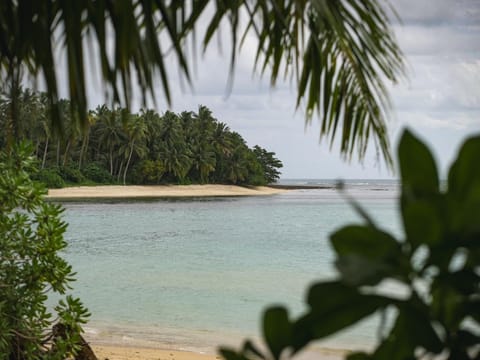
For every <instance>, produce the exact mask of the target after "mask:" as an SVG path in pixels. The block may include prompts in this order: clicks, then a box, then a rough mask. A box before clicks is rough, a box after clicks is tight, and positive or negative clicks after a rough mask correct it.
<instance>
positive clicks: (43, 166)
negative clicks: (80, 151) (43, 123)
mask: <svg viewBox="0 0 480 360" xmlns="http://www.w3.org/2000/svg"><path fill="white" fill-rule="evenodd" d="M49 140H50V138H49V137H48V136H47V140H46V141H45V148H44V149H43V158H42V169H43V168H45V161H46V160H47V152H48V141H49Z"/></svg>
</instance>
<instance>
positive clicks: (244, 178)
mask: <svg viewBox="0 0 480 360" xmlns="http://www.w3.org/2000/svg"><path fill="white" fill-rule="evenodd" d="M7 95H8V94H7ZM13 102H15V104H16V106H17V109H18V110H17V111H18V114H17V127H16V133H17V134H16V139H18V140H28V141H31V142H32V143H33V144H34V154H35V157H36V159H37V162H38V167H39V168H40V171H39V172H37V173H36V174H34V179H37V180H40V181H42V182H44V183H45V184H46V185H47V186H48V187H51V188H54V187H62V186H65V185H66V184H85V183H86V184H88V183H91V184H99V183H100V184H106V183H123V184H126V183H131V184H165V183H169V184H171V183H179V184H186V183H200V184H206V183H224V184H239V185H265V184H268V183H273V182H275V181H276V180H277V179H278V178H279V176H280V172H279V169H280V168H281V167H282V162H281V161H280V160H278V159H277V158H276V157H275V153H273V152H270V151H267V150H266V149H263V148H261V147H260V146H258V145H256V146H254V147H253V148H249V147H248V146H247V144H246V142H245V140H244V139H243V138H242V136H241V135H240V134H238V133H236V132H234V131H231V130H230V129H229V127H228V126H227V125H226V124H225V123H222V122H219V121H218V120H217V119H215V118H214V117H213V114H212V112H211V111H210V110H209V109H208V108H207V107H205V106H200V107H199V108H198V112H197V113H194V112H191V111H184V112H182V113H180V114H175V113H173V112H171V111H167V112H165V113H164V114H163V115H159V114H158V113H157V112H155V111H153V110H141V111H140V112H139V113H136V114H133V113H131V112H130V111H128V110H127V109H124V108H119V107H117V108H114V109H110V108H108V107H107V106H105V105H103V106H99V107H97V108H96V109H95V110H92V111H89V112H88V125H87V127H86V130H85V131H81V130H80V129H79V128H78V123H77V122H76V121H75V120H74V119H73V118H72V112H71V111H70V108H71V106H72V104H71V102H70V101H68V100H60V102H59V104H60V116H61V118H62V123H63V126H64V129H63V134H62V135H59V134H58V133H55V132H54V131H53V129H51V127H50V123H49V121H48V119H49V116H50V108H49V103H48V101H47V96H46V94H44V93H35V92H32V91H30V90H28V89H27V90H19V91H18V93H17V95H16V97H15V99H14V100H12V99H11V98H9V97H8V96H3V97H0V148H2V147H6V145H7V138H8V123H9V109H10V108H11V106H12V103H13Z"/></svg>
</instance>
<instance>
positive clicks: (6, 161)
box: [0, 143, 89, 360]
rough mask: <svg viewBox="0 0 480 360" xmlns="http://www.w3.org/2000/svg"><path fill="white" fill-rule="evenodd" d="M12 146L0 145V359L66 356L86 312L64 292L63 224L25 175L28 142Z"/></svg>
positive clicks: (67, 273) (57, 209)
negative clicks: (1, 147) (2, 147)
mask: <svg viewBox="0 0 480 360" xmlns="http://www.w3.org/2000/svg"><path fill="white" fill-rule="evenodd" d="M13 150H14V151H11V152H9V153H5V152H4V151H0V174H1V176H0V359H2V360H17V359H22V360H24V359H67V358H71V357H72V356H73V355H75V354H76V353H77V352H78V351H81V343H82V338H81V332H82V328H81V326H82V325H83V324H84V323H85V322H86V320H87V318H88V316H89V314H88V312H87V310H86V309H85V308H84V306H83V305H82V303H81V302H80V300H79V299H77V298H74V297H73V296H71V295H69V294H68V292H69V291H70V289H71V283H72V281H73V276H74V272H73V270H72V267H71V266H70V265H69V264H68V263H67V262H66V261H65V260H64V259H63V258H62V257H61V256H60V252H61V251H63V250H64V249H65V247H66V246H67V242H66V241H65V239H64V236H63V235H64V233H65V230H66V228H67V224H66V223H65V222H64V221H62V220H61V214H62V211H63V210H62V208H61V206H60V205H57V204H53V203H47V202H46V201H45V199H44V197H43V195H44V194H45V193H46V189H45V188H44V187H43V186H41V185H40V184H38V183H36V182H33V181H32V180H31V178H30V174H31V172H32V171H34V170H33V169H34V165H35V158H34V156H32V155H31V154H32V151H33V149H32V147H31V146H27V145H25V144H24V143H22V144H20V145H16V146H15V148H14V149H13ZM48 298H49V299H50V301H49V303H48V306H47V299H48ZM55 304H56V305H55Z"/></svg>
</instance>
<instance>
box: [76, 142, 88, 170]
mask: <svg viewBox="0 0 480 360" xmlns="http://www.w3.org/2000/svg"><path fill="white" fill-rule="evenodd" d="M86 138H87V135H85V136H84V137H83V140H82V147H81V148H80V157H79V158H78V170H80V169H81V168H82V158H83V153H84V151H85V143H86V142H87V141H86Z"/></svg>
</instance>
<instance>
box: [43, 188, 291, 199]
mask: <svg viewBox="0 0 480 360" xmlns="http://www.w3.org/2000/svg"><path fill="white" fill-rule="evenodd" d="M285 191H287V190H284V189H274V188H270V187H267V186H257V187H242V186H235V185H151V186H140V185H127V186H122V185H105V186H76V187H67V188H62V189H50V190H49V191H48V195H47V196H46V197H47V198H48V199H60V200H68V199H71V200H75V199H121V198H127V199H128V198H145V199H147V198H163V197H204V196H261V195H273V194H279V193H282V192H285Z"/></svg>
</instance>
